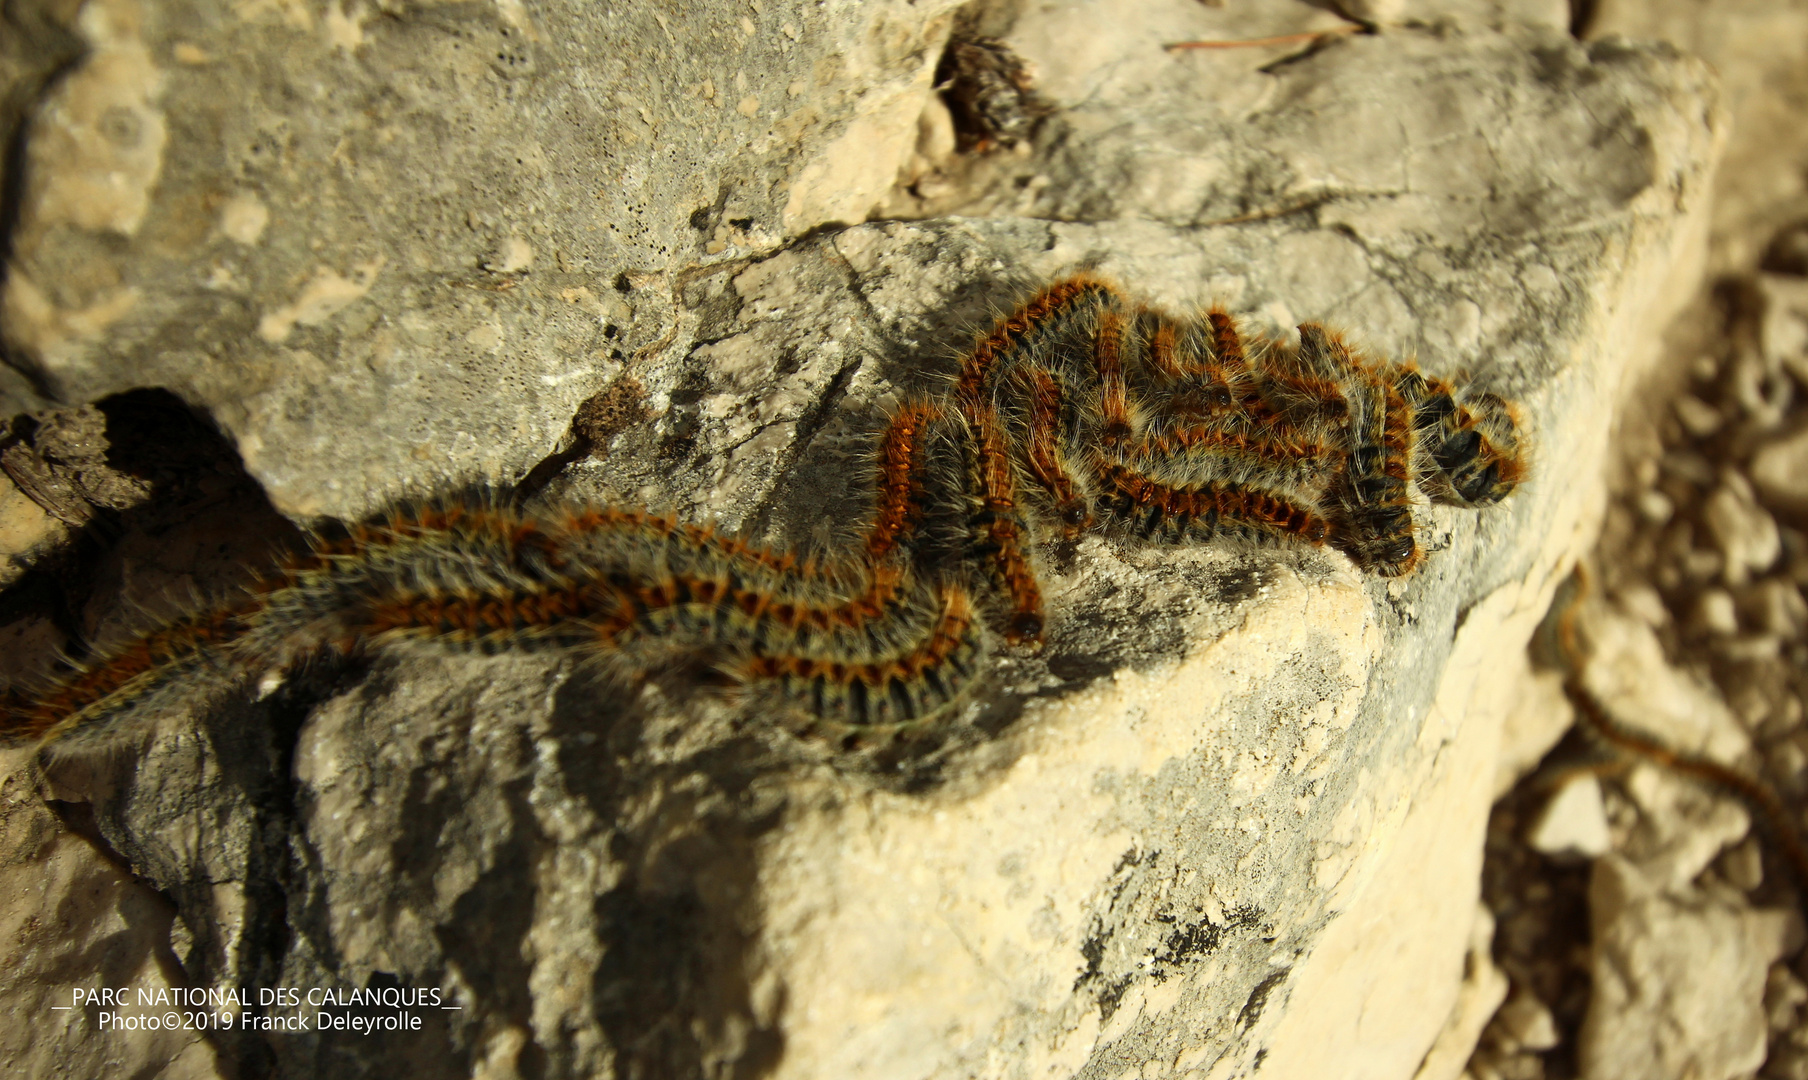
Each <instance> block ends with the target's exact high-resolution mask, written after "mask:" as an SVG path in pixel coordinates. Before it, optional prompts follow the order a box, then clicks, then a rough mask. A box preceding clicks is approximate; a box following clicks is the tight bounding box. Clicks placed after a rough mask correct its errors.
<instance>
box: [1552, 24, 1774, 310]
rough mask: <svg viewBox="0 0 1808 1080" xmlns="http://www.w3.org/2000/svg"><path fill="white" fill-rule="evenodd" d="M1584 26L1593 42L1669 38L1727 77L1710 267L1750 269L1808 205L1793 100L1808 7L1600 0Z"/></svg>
mask: <svg viewBox="0 0 1808 1080" xmlns="http://www.w3.org/2000/svg"><path fill="white" fill-rule="evenodd" d="M1587 16H1588V17H1587V18H1586V19H1585V20H1584V25H1582V26H1580V27H1579V28H1578V29H1579V30H1580V32H1581V34H1582V35H1583V36H1584V37H1585V38H1586V39H1588V40H1611V39H1613V38H1615V37H1624V38H1628V39H1633V40H1641V41H1665V42H1669V43H1670V44H1672V45H1674V46H1675V47H1676V48H1678V49H1681V50H1684V51H1686V52H1687V53H1688V54H1689V55H1691V56H1697V57H1700V58H1701V59H1703V60H1705V61H1707V62H1708V63H1710V64H1712V65H1714V67H1715V69H1716V70H1718V71H1719V72H1720V73H1721V75H1722V77H1723V78H1724V80H1725V90H1724V93H1725V96H1726V108H1727V112H1728V114H1729V117H1730V120H1731V123H1730V124H1729V127H1730V128H1731V131H1732V135H1731V137H1730V138H1729V140H1728V146H1727V157H1726V161H1725V164H1724V165H1723V166H1722V167H1721V169H1720V171H1719V173H1718V174H1716V177H1715V184H1716V192H1715V196H1714V206H1713V209H1712V211H1711V213H1712V222H1713V228H1712V234H1713V236H1712V242H1711V245H1710V252H1711V254H1710V266H1709V269H1710V273H1711V274H1712V275H1714V276H1715V277H1718V276H1720V275H1722V274H1740V275H1744V274H1748V273H1750V271H1751V269H1752V267H1754V266H1756V265H1757V264H1758V258H1759V256H1760V255H1761V254H1762V253H1763V251H1764V249H1765V248H1766V247H1767V246H1768V245H1769V243H1770V241H1771V238H1772V236H1773V235H1774V234H1775V232H1776V230H1777V227H1778V225H1779V223H1782V222H1788V221H1791V220H1794V219H1797V218H1799V217H1800V216H1801V214H1802V211H1803V210H1804V208H1805V207H1804V202H1803V198H1802V195H1803V191H1802V183H1801V177H1802V176H1803V175H1804V173H1805V172H1808V141H1804V140H1803V139H1802V134H1801V122H1800V118H1799V116H1797V115H1796V110H1795V109H1794V107H1792V106H1791V105H1790V104H1789V102H1791V101H1793V100H1798V99H1800V97H1801V96H1802V95H1803V94H1805V93H1808V9H1805V8H1804V7H1803V6H1802V5H1800V4H1797V3H1784V4H1778V3H1772V2H1771V0H1730V2H1727V3H1720V4H1715V5H1714V6H1713V7H1712V8H1711V9H1710V8H1704V7H1702V6H1701V5H1699V4H1695V3H1691V2H1689V0H1600V2H1599V3H1596V4H1595V5H1594V6H1593V7H1592V8H1591V9H1589V10H1588V12H1587Z"/></svg>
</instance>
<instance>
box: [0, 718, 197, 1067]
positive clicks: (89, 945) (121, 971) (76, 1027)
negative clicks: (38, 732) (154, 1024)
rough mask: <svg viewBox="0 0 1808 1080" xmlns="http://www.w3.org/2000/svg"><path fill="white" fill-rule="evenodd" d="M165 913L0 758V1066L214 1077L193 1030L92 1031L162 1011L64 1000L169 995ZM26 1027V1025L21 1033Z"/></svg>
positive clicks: (26, 769)
mask: <svg viewBox="0 0 1808 1080" xmlns="http://www.w3.org/2000/svg"><path fill="white" fill-rule="evenodd" d="M173 914H174V912H173V911H172V910H171V908H170V905H169V903H168V902H167V901H166V900H164V899H163V898H162V897H160V896H158V895H157V894H156V892H154V891H153V890H151V889H149V888H147V887H145V886H144V885H143V884H141V883H139V882H137V881H135V880H133V878H132V875H131V874H130V873H129V872H127V871H126V870H124V869H122V868H120V867H118V866H116V865H114V864H113V863H112V862H110V861H108V860H107V859H106V858H105V857H104V856H103V855H102V854H101V853H100V852H98V851H96V850H95V849H94V846H93V845H92V844H90V843H89V842H88V841H86V840H84V839H82V838H80V837H78V836H76V835H74V834H72V833H70V832H69V831H67V830H66V829H65V828H64V827H63V826H62V823H61V822H59V821H58V820H57V819H56V816H55V815H54V814H52V813H51V812H50V810H49V809H48V808H47V807H45V805H44V802H43V799H42V798H41V797H40V796H39V794H38V791H37V786H36V784H35V782H34V776H33V768H32V765H31V762H30V758H29V755H27V754H23V753H19V752H17V751H14V752H8V753H4V754H0V934H4V935H5V938H4V940H5V941H6V963H5V964H4V965H0V1001H5V1002H6V1006H7V1011H8V1013H9V1015H11V1016H13V1017H14V1018H15V1022H13V1023H10V1024H6V1025H4V1027H0V1058H3V1059H4V1060H5V1061H6V1063H7V1067H8V1068H9V1069H10V1070H12V1071H13V1072H14V1073H15V1074H16V1075H19V1076H59V1077H70V1078H72V1080H87V1078H94V1080H100V1078H103V1077H108V1076H117V1075H119V1072H118V1070H119V1066H120V1063H121V1062H131V1063H134V1065H135V1066H136V1067H137V1068H139V1069H142V1070H145V1071H146V1072H151V1071H155V1072H156V1075H159V1076H167V1077H170V1078H171V1080H211V1078H214V1077H219V1076H222V1075H230V1074H229V1073H222V1072H220V1071H219V1070H218V1068H217V1065H218V1063H217V1061H216V1058H215V1055H214V1052H213V1050H212V1049H211V1048H210V1047H209V1046H208V1043H207V1041H206V1039H205V1038H203V1037H202V1036H201V1035H200V1034H199V1033H197V1032H194V1031H183V1030H181V1026H180V1025H179V1024H178V1025H177V1028H176V1030H167V1029H161V1028H160V1029H159V1030H154V1031H147V1030H142V1029H141V1030H118V1029H114V1030H109V1031H100V1030H98V1028H99V1026H100V1022H101V1021H100V1015H101V1013H102V1012H104V1011H112V1012H115V1013H119V1014H122V1015H131V1014H134V1013H145V1012H148V1013H152V1014H153V1015H158V1016H161V1014H162V1012H163V1011H164V1010H161V1009H159V1010H149V1009H138V1008H136V1007H127V1008H124V1009H118V1010H105V1009H103V1008H102V1007H101V1006H100V1005H98V1004H96V1005H88V1004H83V1005H79V1006H77V1005H74V1004H73V1001H74V993H75V991H76V990H78V989H80V990H82V991H98V990H100V989H102V988H112V989H117V990H123V991H125V993H126V997H127V1000H128V1002H132V1003H135V1002H136V1000H137V995H138V993H139V991H141V990H142V991H145V992H146V993H148V994H152V995H155V994H156V993H157V992H159V991H162V992H164V993H166V994H167V993H168V991H169V990H170V989H171V987H172V986H173V985H174V986H179V985H180V982H179V981H174V982H173V981H172V976H177V977H178V978H179V976H180V970H179V969H177V968H175V965H174V964H173V963H171V962H170V955H169V934H170V926H171V917H172V915H173ZM23 1018H30V1022H29V1023H25V1022H20V1021H21V1020H22V1019H23Z"/></svg>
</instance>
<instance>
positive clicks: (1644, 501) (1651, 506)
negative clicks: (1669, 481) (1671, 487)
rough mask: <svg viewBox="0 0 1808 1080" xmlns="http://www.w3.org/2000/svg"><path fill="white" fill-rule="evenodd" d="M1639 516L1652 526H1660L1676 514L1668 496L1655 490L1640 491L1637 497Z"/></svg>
mask: <svg viewBox="0 0 1808 1080" xmlns="http://www.w3.org/2000/svg"><path fill="white" fill-rule="evenodd" d="M1638 511H1639V516H1640V517H1642V518H1644V519H1645V520H1646V521H1649V522H1650V523H1651V524H1653V525H1662V524H1663V523H1665V522H1666V521H1669V520H1670V518H1671V517H1672V516H1674V515H1675V513H1676V504H1675V503H1673V502H1671V501H1670V496H1668V495H1665V494H1664V493H1663V492H1661V491H1658V490H1656V489H1652V490H1650V491H1642V492H1640V493H1639V497H1638Z"/></svg>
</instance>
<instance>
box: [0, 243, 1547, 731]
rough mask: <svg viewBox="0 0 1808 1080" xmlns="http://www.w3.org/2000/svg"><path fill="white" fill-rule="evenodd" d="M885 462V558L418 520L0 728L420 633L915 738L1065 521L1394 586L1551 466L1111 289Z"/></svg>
mask: <svg viewBox="0 0 1808 1080" xmlns="http://www.w3.org/2000/svg"><path fill="white" fill-rule="evenodd" d="M876 461H877V469H876V473H877V478H876V485H875V486H876V491H875V505H874V508H873V511H872V516H871V518H870V520H869V522H868V524H867V526H866V530H865V533H864V537H863V540H862V542H861V543H860V544H859V545H858V546H857V547H855V548H854V549H853V550H851V551H849V552H848V553H846V554H845V555H842V556H839V557H834V558H830V559H825V560H821V561H816V560H809V561H806V560H800V559H799V558H798V557H797V556H795V555H792V554H787V553H782V552H775V551H771V550H768V549H765V548H762V547H758V546H755V545H751V544H747V543H744V542H742V541H740V540H737V539H734V538H731V537H728V536H724V535H722V534H720V533H717V532H715V531H714V530H712V529H710V528H708V527H705V526H699V525H690V524H683V523H680V522H678V521H676V520H673V519H671V518H669V517H662V516H658V515H654V514H650V513H646V512H641V511H632V510H619V509H610V508H601V507H581V508H576V509H568V510H562V511H549V512H526V511H521V510H517V509H513V508H510V507H507V506H505V505H502V504H500V503H491V502H480V501H466V502H458V501H449V502H444V503H438V504H430V505H425V506H418V507H410V508H406V509H402V510H398V511H396V512H395V513H393V514H392V515H391V516H390V517H389V518H388V519H386V520H384V521H382V522H379V523H375V524H367V525H363V526H359V527H357V528H354V529H352V530H350V532H349V533H348V534H347V535H346V536H344V537H342V538H339V539H336V540H326V539H318V540H316V541H315V543H314V545H313V547H312V549H311V550H310V551H308V552H306V553H304V554H302V555H300V556H297V557H295V558H292V559H290V560H288V561H286V562H285V563H283V564H282V565H280V566H278V567H276V568H275V569H274V570H273V571H272V572H271V573H270V574H269V575H268V576H267V577H266V578H265V579H264V580H263V582H262V583H261V584H260V585H258V586H257V587H255V588H254V589H252V590H251V591H250V593H249V594H248V595H247V596H245V597H243V598H241V599H239V600H237V601H235V602H233V603H231V604H229V605H225V606H222V607H220V608H218V609H217V610H209V611H200V612H196V613H192V614H189V615H185V616H183V617H181V618H179V619H175V620H170V621H168V622H166V623H165V624H163V625H161V626H158V627H155V628H153V629H151V630H149V631H147V632H145V633H142V634H140V635H138V636H137V637H135V638H133V639H132V640H130V641H128V642H126V643H125V644H123V645H121V646H119V647H116V648H112V649H100V650H96V652H95V654H94V656H93V657H92V658H91V659H90V660H88V661H87V662H85V663H82V664H78V665H74V666H73V667H72V669H71V670H69V671H68V672H67V673H65V674H64V675H63V677H62V678H60V679H59V680H58V681H56V682H55V683H54V684H52V685H50V686H47V687H44V688H42V689H41V690H40V691H39V692H37V693H34V694H25V693H22V692H19V691H18V690H17V689H15V690H12V691H9V692H8V695H7V701H6V703H5V711H4V715H3V717H0V741H4V742H6V743H14V744H17V743H34V742H35V743H40V744H46V745H53V746H60V745H64V744H79V743H80V742H82V741H84V740H88V739H94V738H105V737H106V736H108V735H109V734H111V733H112V732H114V731H115V730H117V729H118V727H119V725H120V722H121V721H122V720H123V719H124V718H125V717H126V716H127V715H128V714H130V713H133V712H142V711H145V710H146V709H148V708H149V707H151V706H152V705H154V703H155V701H156V700H157V699H159V698H162V697H164V696H166V695H180V694H181V693H183V692H184V690H185V689H186V688H188V687H190V686H191V685H192V680H194V679H197V678H218V677H219V676H221V675H225V676H228V677H231V678H237V679H254V678H259V677H262V676H264V675H267V674H269V673H272V672H281V671H284V670H287V669H288V668H290V667H292V666H293V665H295V664H296V663H299V662H301V661H302V660H304V659H306V658H308V657H310V656H315V655H319V654H322V653H337V654H349V653H354V652H360V651H366V650H371V649H379V648H382V647H385V646H387V645H390V644H392V643H399V642H409V641H414V642H425V643H431V644H432V645H435V646H438V647H445V648H471V649H479V650H486V651H501V650H556V651H560V652H564V653H568V654H573V655H577V656H580V657H584V658H587V659H589V660H592V661H594V662H595V663H597V664H598V665H600V666H602V667H603V668H605V669H606V670H608V671H610V672H612V673H614V674H617V675H619V676H622V677H625V678H636V677H639V676H642V675H644V674H646V673H647V672H649V671H651V670H653V669H656V668H658V667H661V666H663V665H669V664H672V663H674V662H675V661H679V660H690V661H696V660H703V661H705V662H707V663H709V664H711V665H713V666H714V668H715V669H716V670H717V671H719V672H720V673H722V674H723V675H725V676H727V677H728V678H729V679H730V680H732V681H733V682H735V683H737V684H740V685H744V686H748V687H751V688H755V689H756V690H759V691H761V692H763V693H770V694H772V695H775V696H776V697H778V698H779V699H781V700H782V701H783V702H784V703H785V705H786V707H787V708H789V709H791V710H793V711H795V712H797V713H800V714H802V715H804V716H807V717H809V718H811V719H812V720H814V721H816V722H818V723H820V724H822V725H824V726H826V727H828V728H830V729H838V730H842V731H849V730H852V731H859V730H869V729H873V728H879V727H896V726H899V725H905V724H910V723H915V722H919V721H922V720H925V719H928V718H931V717H933V716H935V715H937V714H938V713H940V712H942V711H944V710H945V709H946V707H947V706H948V705H949V704H951V703H953V702H954V701H956V700H957V699H958V698H959V697H960V696H961V694H962V693H963V692H964V691H965V689H966V688H967V687H968V686H969V685H970V684H971V683H972V681H973V680H974V678H975V677H976V676H977V675H978V674H979V673H980V671H981V670H982V667H983V661H984V655H985V651H986V645H987V638H988V636H989V634H988V631H987V629H986V627H987V625H988V623H990V624H991V625H995V626H996V627H997V628H998V630H1000V631H1001V632H1002V634H1003V636H1004V638H1005V639H1006V640H1007V641H1009V642H1012V643H1014V644H1022V643H1034V642H1036V641H1038V640H1040V638H1041V636H1042V633H1043V628H1044V620H1045V613H1044V610H1043V601H1042V589H1041V583H1040V580H1039V577H1038V574H1037V571H1036V567H1035V549H1036V546H1037V543H1038V542H1039V540H1041V539H1042V538H1044V537H1046V536H1048V535H1050V534H1064V535H1067V536H1075V535H1078V534H1080V533H1082V532H1085V531H1087V530H1093V529H1100V530H1107V531H1112V532H1116V533H1119V534H1122V535H1127V536H1131V537H1135V538H1141V539H1162V540H1169V541H1181V540H1199V541H1204V540H1211V539H1214V538H1217V537H1232V538H1237V539H1242V540H1247V541H1255V542H1261V543H1267V542H1285V541H1298V542H1304V543H1307V544H1315V545H1316V544H1325V543H1329V544H1331V545H1332V546H1334V547H1336V548H1338V549H1339V550H1341V551H1343V552H1344V553H1346V554H1347V555H1349V556H1350V557H1351V558H1352V559H1353V560H1354V561H1355V562H1356V563H1357V564H1358V565H1359V566H1361V567H1363V568H1364V569H1367V570H1370V571H1372V572H1375V573H1378V574H1382V575H1385V576H1395V575H1399V574H1403V573H1406V572H1408V571H1410V570H1411V569H1412V568H1413V567H1414V566H1415V565H1416V564H1417V563H1418V561H1419V559H1420V557H1421V553H1420V550H1419V547H1418V544H1417V540H1416V538H1415V530H1414V523H1413V510H1412V505H1413V502H1414V498H1415V491H1418V492H1422V493H1423V494H1424V495H1425V496H1428V497H1430V498H1431V499H1434V500H1437V501H1440V502H1446V503H1453V504H1456V505H1462V506H1486V505H1489V504H1491V503H1494V502H1497V501H1499V500H1500V499H1502V498H1504V497H1505V496H1506V495H1507V494H1508V493H1510V492H1511V491H1512V490H1513V489H1514V487H1515V486H1517V485H1518V484H1519V482H1520V481H1521V480H1522V479H1523V477H1524V474H1525V466H1524V463H1523V458H1522V448H1521V444H1520V434H1519V425H1518V422H1517V420H1516V418H1515V415H1514V411H1513V409H1512V407H1511V406H1510V405H1509V404H1508V403H1506V402H1505V401H1503V400H1502V399H1500V398H1498V397H1496V396H1494V395H1491V394H1486V393H1468V392H1465V391H1463V390H1461V389H1459V388H1458V387H1456V386H1453V385H1452V384H1450V383H1446V382H1443V381H1441V380H1438V379H1435V378H1433V377H1431V376H1428V375H1426V374H1423V373H1421V372H1419V371H1418V370H1417V369H1415V368H1413V367H1412V366H1410V365H1400V364H1378V363H1371V362H1368V361H1365V360H1363V359H1361V358H1359V357H1357V356H1356V355H1354V354H1353V353H1352V352H1351V351H1350V350H1349V349H1348V348H1347V347H1346V346H1344V345H1343V344H1342V342H1340V341H1339V340H1338V339H1337V338H1336V337H1335V336H1333V335H1332V334H1330V333H1328V332H1326V331H1325V330H1324V329H1323V328H1321V327H1319V326H1317V325H1313V324H1307V325H1304V326H1301V327H1300V339H1299V343H1298V344H1297V345H1283V344H1280V343H1275V342H1256V343H1253V344H1250V343H1246V342H1245V341H1244V340H1243V339H1242V338H1241V337H1240V336H1239V334H1238V333H1237V330H1236V327H1235V324H1234V323H1233V322H1232V320H1231V319H1230V317H1229V316H1228V315H1225V314H1224V313H1223V312H1220V311H1212V312H1210V313H1209V314H1207V315H1206V316H1205V317H1204V318H1202V319H1195V320H1183V319H1176V318H1173V317H1171V316H1168V315H1165V314H1162V313H1160V312H1156V311H1153V310H1150V309H1148V308H1146V307H1143V306H1140V305H1138V304H1135V303H1133V302H1131V301H1129V300H1128V299H1126V298H1125V297H1124V296H1123V295H1122V294H1120V293H1119V292H1118V291H1117V290H1116V289H1115V288H1114V287H1112V286H1111V285H1109V284H1107V283H1105V282H1104V281H1101V280H1099V279H1097V278H1093V277H1090V276H1078V277H1072V278H1068V279H1065V280H1062V281H1059V282H1057V283H1055V284H1053V285H1051V286H1049V287H1048V288H1046V289H1043V290H1042V291H1041V292H1039V293H1037V294H1036V295H1035V296H1034V297H1032V298H1031V299H1030V300H1029V301H1028V302H1027V303H1025V304H1024V305H1023V306H1022V307H1020V308H1018V309H1017V311H1015V312H1014V313H1013V314H1011V315H1009V316H1007V317H1006V318H1004V319H1002V320H1000V321H999V323H998V324H997V326H996V327H995V328H994V329H993V330H992V332H991V333H990V334H988V335H987V336H985V337H984V338H982V339H980V340H979V341H978V342H977V343H976V344H975V345H974V347H973V348H972V350H971V351H970V352H968V354H967V355H966V357H965V358H964V359H963V361H962V363H961V368H960V372H959V375H958V377H957V379H956V381H955V383H954V386H953V388H952V391H951V392H950V393H949V394H948V395H946V397H945V398H944V399H943V400H939V401H915V402H911V403H909V404H906V405H904V406H903V407H902V408H900V409H899V410H898V411H897V412H896V413H895V414H894V416H893V417H892V420H891V422H890V424H889V425H888V426H887V428H886V429H885V431H884V433H883V434H882V435H881V436H880V438H879V441H878V448H877V452H876ZM982 607H983V608H986V609H989V610H990V611H991V612H992V618H991V619H990V620H988V619H986V618H984V617H982V615H981V611H980V609H981V608H982Z"/></svg>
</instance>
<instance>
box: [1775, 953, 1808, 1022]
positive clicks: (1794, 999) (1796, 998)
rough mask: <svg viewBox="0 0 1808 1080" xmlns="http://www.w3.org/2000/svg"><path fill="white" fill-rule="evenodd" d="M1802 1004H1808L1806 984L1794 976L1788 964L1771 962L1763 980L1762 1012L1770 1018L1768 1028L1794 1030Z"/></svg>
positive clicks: (1807, 986) (1807, 987)
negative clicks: (1768, 972)
mask: <svg viewBox="0 0 1808 1080" xmlns="http://www.w3.org/2000/svg"><path fill="white" fill-rule="evenodd" d="M1803 1005H1808V985H1804V984H1803V983H1802V980H1801V979H1798V978H1796V975H1795V972H1793V971H1790V970H1789V965H1787V964H1772V965H1771V968H1770V974H1769V975H1768V976H1766V977H1765V980H1764V1013H1765V1015H1766V1016H1767V1017H1768V1018H1769V1019H1770V1030H1772V1031H1779V1032H1780V1031H1792V1030H1794V1029H1795V1028H1796V1026H1797V1024H1798V1022H1799V1020H1800V1019H1801V1011H1802V1006H1803Z"/></svg>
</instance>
